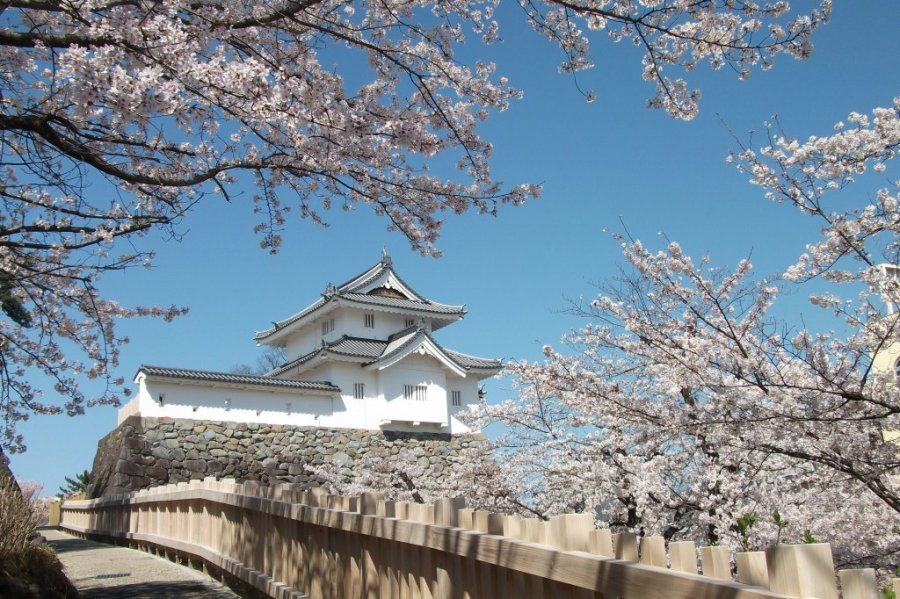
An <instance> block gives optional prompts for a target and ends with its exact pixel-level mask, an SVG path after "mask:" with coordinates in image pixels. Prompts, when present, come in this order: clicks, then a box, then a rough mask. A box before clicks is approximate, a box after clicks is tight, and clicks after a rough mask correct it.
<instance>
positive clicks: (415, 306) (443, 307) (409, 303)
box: [341, 293, 466, 316]
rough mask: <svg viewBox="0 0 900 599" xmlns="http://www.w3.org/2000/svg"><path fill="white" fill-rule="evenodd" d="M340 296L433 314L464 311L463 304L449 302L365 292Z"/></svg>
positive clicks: (377, 304)
mask: <svg viewBox="0 0 900 599" xmlns="http://www.w3.org/2000/svg"><path fill="white" fill-rule="evenodd" d="M341 298H342V299H346V300H350V301H352V302H357V303H360V304H370V305H373V306H385V307H389V308H405V309H409V310H415V311H416V312H432V313H434V314H451V315H454V316H455V315H462V314H465V313H466V308H465V306H451V305H449V304H439V303H437V302H432V301H425V302H416V301H413V300H408V299H401V298H399V297H385V296H383V295H369V294H367V293H342V294H341Z"/></svg>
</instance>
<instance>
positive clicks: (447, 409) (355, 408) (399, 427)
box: [119, 354, 478, 433]
mask: <svg viewBox="0 0 900 599" xmlns="http://www.w3.org/2000/svg"><path fill="white" fill-rule="evenodd" d="M303 378H304V379H307V380H319V381H329V382H331V383H332V384H334V385H336V386H338V387H339V388H340V389H341V392H340V393H339V394H338V393H335V394H334V395H333V396H329V395H328V394H327V393H322V394H321V395H308V394H302V393H298V392H291V391H289V390H284V389H272V390H269V389H260V388H259V387H239V386H227V385H216V386H211V385H205V384H198V383H190V382H185V383H176V382H170V381H164V380H158V379H152V378H151V379H150V380H149V381H148V380H146V378H145V377H144V376H143V375H140V376H139V377H138V386H139V392H138V395H137V396H136V397H135V398H134V399H133V400H132V401H130V402H128V404H126V405H125V406H123V407H122V408H121V409H120V413H119V422H120V423H121V422H122V421H123V420H124V419H125V417H127V416H128V415H131V414H135V413H140V414H141V415H142V416H151V417H160V416H168V417H172V418H190V419H194V420H222V421H235V422H260V423H273V424H291V425H295V426H322V427H328V428H348V429H368V430H396V431H420V432H444V433H448V432H449V433H465V432H469V431H470V429H469V428H468V427H466V426H465V425H464V424H463V423H462V422H461V421H460V420H459V419H458V418H456V415H457V414H458V413H459V412H460V411H462V410H467V409H469V408H470V407H471V406H473V405H475V404H477V403H478V381H477V380H476V379H475V377H466V378H460V377H458V376H456V375H454V374H452V373H451V372H449V371H448V370H447V369H446V368H445V367H444V366H442V365H441V364H440V363H439V362H438V361H437V360H436V359H434V358H432V357H431V356H423V355H417V354H414V355H410V356H407V357H406V358H404V359H403V360H401V361H399V362H397V363H396V364H394V365H392V366H391V367H390V368H387V369H385V370H367V369H365V368H362V367H361V366H360V364H358V363H354V362H338V361H329V362H326V363H324V364H322V365H320V366H318V367H316V368H314V369H312V370H310V371H308V372H305V373H304V377H303ZM356 383H362V384H363V385H364V387H365V399H356V398H355V397H354V385H355V384H356ZM405 385H413V386H415V385H424V386H426V389H427V392H426V399H425V401H417V400H415V399H413V400H407V399H405V398H404V394H403V391H404V386H405ZM453 390H458V391H460V396H461V400H462V405H461V406H451V405H450V403H451V397H452V394H451V392H452V391H453ZM160 395H162V397H163V401H162V403H160V401H159V398H160ZM413 423H418V424H413Z"/></svg>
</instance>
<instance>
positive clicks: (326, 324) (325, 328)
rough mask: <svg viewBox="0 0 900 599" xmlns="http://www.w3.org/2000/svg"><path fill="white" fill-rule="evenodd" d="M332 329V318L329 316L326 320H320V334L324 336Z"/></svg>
mask: <svg viewBox="0 0 900 599" xmlns="http://www.w3.org/2000/svg"><path fill="white" fill-rule="evenodd" d="M332 331H334V319H333V318H329V319H328V320H323V321H322V336H323V337H324V336H325V335H327V334H328V333H331V332H332Z"/></svg>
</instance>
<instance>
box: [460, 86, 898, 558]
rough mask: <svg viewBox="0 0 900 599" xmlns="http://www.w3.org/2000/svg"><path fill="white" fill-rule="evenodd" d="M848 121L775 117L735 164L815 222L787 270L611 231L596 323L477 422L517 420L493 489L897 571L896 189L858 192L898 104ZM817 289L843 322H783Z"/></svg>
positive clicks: (525, 373)
mask: <svg viewBox="0 0 900 599" xmlns="http://www.w3.org/2000/svg"><path fill="white" fill-rule="evenodd" d="M848 122H849V123H850V125H849V126H846V125H845V124H843V123H838V125H837V126H836V127H835V129H836V131H835V132H834V133H832V134H830V135H827V136H822V137H810V138H809V139H808V140H807V141H805V142H801V141H799V140H797V139H793V138H790V137H788V136H786V135H784V134H783V133H781V132H780V130H779V128H778V127H777V124H776V123H772V124H770V126H769V128H768V131H769V139H768V145H766V147H764V148H761V149H759V150H755V149H752V148H749V147H745V148H742V149H741V151H740V152H738V153H737V154H736V155H735V156H733V157H731V158H730V160H731V161H734V162H736V163H737V165H738V167H739V168H740V169H741V170H742V171H743V172H747V173H749V174H750V176H751V182H752V183H753V184H755V185H759V186H761V187H762V188H763V189H765V193H766V196H767V197H768V198H769V199H771V200H773V201H776V202H779V203H784V204H789V205H792V206H795V207H796V208H798V209H799V210H800V211H801V212H802V213H804V214H806V215H809V216H810V217H812V218H815V219H818V220H819V221H820V223H821V225H822V228H821V230H822V238H821V239H820V240H817V241H814V242H812V243H810V244H809V245H808V246H807V248H806V251H805V252H804V253H803V254H802V255H801V256H800V257H799V259H798V260H797V262H796V263H795V264H794V265H793V266H791V267H790V268H788V269H787V271H786V272H785V273H784V275H783V277H782V278H781V279H780V280H773V281H769V280H765V279H762V280H761V279H756V278H754V277H753V275H752V266H751V264H750V262H749V260H743V261H742V262H741V263H740V264H739V265H738V266H737V268H734V269H728V270H726V269H723V268H719V267H714V266H712V265H711V263H710V259H709V258H708V257H704V258H703V259H701V260H699V261H695V260H693V259H692V258H691V257H690V256H688V255H687V254H686V253H685V252H684V251H683V250H682V248H681V246H680V245H679V244H678V243H676V242H669V244H668V246H667V247H666V248H665V249H664V250H662V251H656V252H654V251H652V250H650V249H648V248H647V247H645V245H644V244H642V243H641V242H640V241H637V240H634V239H630V238H622V237H617V238H618V239H619V240H620V241H621V243H622V252H623V255H624V257H625V260H626V262H627V267H626V268H624V269H623V271H622V275H621V276H620V277H619V278H618V279H617V281H616V282H615V283H611V284H609V285H607V286H605V287H603V288H602V289H601V290H600V293H599V294H598V296H597V297H596V298H595V299H594V300H593V301H590V302H589V303H587V304H583V305H578V306H576V307H575V309H576V311H578V312H579V313H581V314H582V315H584V316H585V317H587V318H588V319H589V324H587V325H586V326H584V327H583V328H581V329H579V330H576V331H573V332H572V333H571V334H570V335H568V336H567V337H566V338H565V342H566V346H567V347H566V348H565V349H562V350H556V349H554V348H552V347H550V346H545V347H544V354H545V356H546V358H545V360H544V361H542V362H538V363H530V362H517V363H513V364H510V365H509V366H508V368H507V372H508V374H509V375H511V377H512V379H513V380H514V382H515V385H516V387H517V389H518V393H519V395H518V397H517V398H516V399H513V400H509V401H506V402H504V403H501V404H499V405H483V406H481V408H480V409H479V410H478V412H477V413H476V414H475V415H474V417H473V421H474V422H475V424H478V425H481V426H484V425H486V424H488V423H491V422H500V423H502V424H503V425H505V432H504V433H503V434H502V435H501V436H500V437H499V438H498V439H496V441H495V447H496V449H497V450H498V451H499V452H501V454H502V455H503V458H502V460H501V461H502V463H503V468H502V475H501V476H500V477H497V478H495V479H493V480H492V481H491V484H492V485H493V488H486V489H483V491H482V492H485V493H493V494H495V495H500V496H512V497H517V498H519V500H520V501H522V502H524V503H527V504H529V505H530V507H531V508H532V509H534V510H535V511H537V512H539V513H542V514H550V513H558V512H564V511H572V510H592V509H596V510H598V511H599V513H600V514H601V517H602V519H605V520H608V521H609V523H610V524H611V525H613V526H626V527H629V528H633V529H643V530H644V531H645V532H647V533H648V534H651V533H652V534H665V535H667V536H670V537H682V536H683V537H685V538H693V539H697V538H700V539H705V540H706V541H708V542H724V543H730V544H731V545H732V546H734V548H738V547H739V546H745V547H746V546H756V547H760V546H765V545H768V544H771V543H773V542H775V541H776V539H778V538H781V539H782V540H791V541H793V542H799V541H800V540H801V539H804V538H805V539H806V540H811V539H817V540H820V541H829V542H831V543H833V545H834V546H835V547H836V550H837V561H838V562H840V563H868V564H875V565H881V566H884V565H891V564H893V565H896V562H897V559H898V556H900V443H898V442H897V440H896V434H895V433H896V431H898V430H900V389H898V386H897V382H896V380H895V375H894V369H893V367H892V361H888V364H891V366H890V367H888V368H883V367H882V368H876V367H874V364H875V361H876V360H878V359H879V356H880V355H889V356H893V357H895V358H896V354H897V353H898V352H897V350H898V349H900V332H898V319H900V313H898V312H897V311H896V309H895V308H894V307H896V306H897V305H898V302H900V289H898V281H897V279H896V278H895V277H894V276H892V275H891V276H886V273H892V272H893V270H892V269H893V268H895V267H896V266H897V264H898V261H900V255H898V239H900V237H898V234H900V213H898V203H900V197H898V185H900V183H898V182H893V183H890V182H888V183H887V184H886V186H885V187H882V188H880V189H877V190H875V191H874V193H871V194H866V193H860V192H859V191H858V190H856V189H854V188H852V187H848V186H850V185H851V184H853V183H854V182H855V179H858V178H860V177H865V176H866V173H867V172H869V171H874V174H875V176H874V177H873V176H871V172H870V177H869V179H874V180H876V181H878V180H881V181H884V180H883V179H881V177H883V176H884V175H883V173H885V172H886V169H887V165H888V162H889V161H890V160H891V159H892V158H894V157H895V154H896V152H897V148H898V146H900V98H898V99H896V100H895V101H894V104H893V105H892V106H889V107H885V108H876V109H875V110H874V111H873V112H872V115H871V117H870V116H866V115H862V114H851V115H850V117H849V118H848ZM848 198H850V200H849V202H851V203H850V204H849V205H848V203H847V202H848ZM885 264H887V265H888V266H885ZM810 281H817V284H816V289H817V290H818V289H820V288H823V287H824V288H826V289H827V292H824V293H823V292H818V291H817V293H815V294H814V295H812V297H811V300H812V302H813V304H814V305H816V306H819V307H821V308H822V309H824V310H825V311H826V312H825V315H826V316H827V315H832V316H833V317H836V318H837V319H838V320H837V322H836V323H835V328H836V329H837V332H834V331H831V332H824V331H823V332H818V331H814V330H810V329H807V328H804V327H802V326H797V325H795V324H792V323H790V322H785V321H784V320H781V319H779V318H778V317H776V315H775V312H774V310H773V306H774V305H775V302H776V299H777V297H778V294H779V292H780V291H781V289H782V288H783V287H785V286H796V285H804V284H806V283H808V282H810ZM801 289H802V287H801ZM889 308H894V309H889ZM776 513H777V516H775V514H776Z"/></svg>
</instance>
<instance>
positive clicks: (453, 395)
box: [450, 391, 462, 407]
mask: <svg viewBox="0 0 900 599" xmlns="http://www.w3.org/2000/svg"><path fill="white" fill-rule="evenodd" d="M450 404H451V405H453V406H454V407H459V406H461V405H462V393H461V392H460V391H451V392H450Z"/></svg>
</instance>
